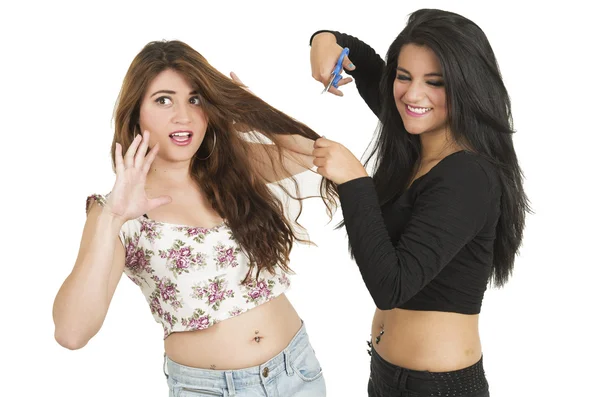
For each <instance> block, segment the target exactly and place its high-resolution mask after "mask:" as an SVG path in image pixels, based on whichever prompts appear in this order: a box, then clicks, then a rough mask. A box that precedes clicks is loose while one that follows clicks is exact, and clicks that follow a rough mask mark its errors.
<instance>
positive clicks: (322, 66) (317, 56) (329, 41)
mask: <svg viewBox="0 0 600 397" xmlns="http://www.w3.org/2000/svg"><path fill="white" fill-rule="evenodd" d="M342 50H343V48H342V47H340V46H339V45H338V43H337V41H336V39H335V36H334V35H333V34H332V33H328V32H323V33H319V34H318V35H316V36H315V37H314V38H313V41H312V44H311V47H310V69H311V72H312V77H313V78H314V79H315V80H317V81H320V82H321V83H323V86H324V87H326V86H327V84H329V80H331V72H332V71H333V69H334V68H335V64H336V62H337V61H338V58H339V57H340V54H341V53H342ZM342 67H343V68H344V69H346V70H354V69H355V67H354V65H353V64H352V62H351V61H350V59H349V58H348V57H347V56H345V57H344V60H343V61H342ZM351 81H352V77H344V78H343V79H341V80H340V81H339V83H338V87H341V86H343V85H346V84H348V83H350V82H351ZM327 91H328V92H331V93H332V94H334V95H337V96H344V93H343V92H342V91H340V90H339V89H338V88H335V87H334V86H333V85H332V86H331V87H329V90H327Z"/></svg>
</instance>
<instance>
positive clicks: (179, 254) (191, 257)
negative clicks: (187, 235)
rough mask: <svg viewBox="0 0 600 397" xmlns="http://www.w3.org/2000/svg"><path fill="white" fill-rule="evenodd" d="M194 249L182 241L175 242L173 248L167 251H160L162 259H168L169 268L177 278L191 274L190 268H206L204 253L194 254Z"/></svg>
mask: <svg viewBox="0 0 600 397" xmlns="http://www.w3.org/2000/svg"><path fill="white" fill-rule="evenodd" d="M192 251H193V248H192V247H190V246H186V245H185V243H184V242H183V241H181V240H175V243H174V244H173V247H172V248H169V249H167V250H166V251H164V250H160V251H159V255H160V257H161V258H164V259H168V261H167V268H168V269H169V270H171V271H172V272H173V274H174V275H175V276H178V275H180V274H182V273H189V268H190V267H194V268H201V267H203V266H206V258H205V257H204V255H203V254H202V253H197V254H194V253H193V252H192Z"/></svg>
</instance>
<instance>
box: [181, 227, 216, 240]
mask: <svg viewBox="0 0 600 397" xmlns="http://www.w3.org/2000/svg"><path fill="white" fill-rule="evenodd" d="M175 230H176V231H178V232H185V235H186V236H187V237H192V238H193V239H194V241H195V242H197V243H202V242H203V241H204V237H206V235H207V234H208V233H209V230H208V229H205V228H203V227H187V226H178V227H176V228H175Z"/></svg>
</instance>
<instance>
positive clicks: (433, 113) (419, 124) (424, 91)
mask: <svg viewBox="0 0 600 397" xmlns="http://www.w3.org/2000/svg"><path fill="white" fill-rule="evenodd" d="M394 99H395V101H396V107H397V108H398V112H399V113H400V117H402V121H403V123H404V127H405V128H406V130H407V131H408V132H409V133H410V134H415V135H419V134H425V133H439V132H442V133H443V132H444V131H445V130H446V126H447V124H448V109H447V106H446V91H445V89H444V80H443V78H442V68H441V66H440V63H439V61H438V59H437V57H436V55H435V54H434V52H433V51H432V50H431V49H429V48H428V47H424V46H418V45H415V44H406V45H404V46H403V47H402V49H401V50H400V54H399V55H398V68H397V70H396V79H395V80H394Z"/></svg>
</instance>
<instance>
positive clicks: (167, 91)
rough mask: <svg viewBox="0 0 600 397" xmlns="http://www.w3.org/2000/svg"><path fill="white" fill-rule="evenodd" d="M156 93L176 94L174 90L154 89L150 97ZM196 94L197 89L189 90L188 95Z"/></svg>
mask: <svg viewBox="0 0 600 397" xmlns="http://www.w3.org/2000/svg"><path fill="white" fill-rule="evenodd" d="M156 94H170V95H175V94H177V93H176V92H175V91H171V90H158V91H156V92H155V93H154V94H152V95H150V96H151V97H153V96H154V95H156ZM196 94H198V92H197V91H190V95H196Z"/></svg>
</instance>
